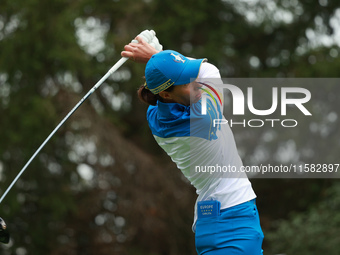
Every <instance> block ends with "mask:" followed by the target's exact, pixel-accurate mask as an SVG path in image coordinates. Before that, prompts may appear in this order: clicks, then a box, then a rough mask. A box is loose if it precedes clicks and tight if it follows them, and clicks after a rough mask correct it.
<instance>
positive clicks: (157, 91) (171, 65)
mask: <svg viewBox="0 0 340 255" xmlns="http://www.w3.org/2000/svg"><path fill="white" fill-rule="evenodd" d="M204 60H205V59H189V58H187V57H185V56H183V55H182V54H180V53H178V52H176V51H172V50H165V51H161V52H159V53H157V54H155V55H153V56H152V57H151V59H150V60H149V61H148V63H147V65H146V68H145V78H146V88H147V89H148V90H150V91H151V92H152V94H154V95H159V96H160V97H161V98H162V99H163V100H164V101H165V102H175V103H180V104H184V105H189V104H190V101H191V103H192V102H195V101H198V100H199V98H200V93H201V92H200V90H199V85H198V84H197V83H196V82H195V80H196V79H197V77H198V73H199V70H200V67H201V64H202V62H203V61H204Z"/></svg>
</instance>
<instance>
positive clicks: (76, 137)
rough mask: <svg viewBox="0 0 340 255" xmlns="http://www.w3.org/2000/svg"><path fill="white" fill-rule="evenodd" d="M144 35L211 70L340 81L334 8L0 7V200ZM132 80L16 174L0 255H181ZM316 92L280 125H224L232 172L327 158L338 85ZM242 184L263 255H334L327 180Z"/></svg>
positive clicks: (296, 3)
mask: <svg viewBox="0 0 340 255" xmlns="http://www.w3.org/2000/svg"><path fill="white" fill-rule="evenodd" d="M144 29H153V30H155V31H156V33H157V37H158V38H159V40H160V42H161V44H162V45H163V47H164V49H174V50H177V51H179V52H181V53H183V54H184V55H188V56H191V57H197V58H202V57H206V58H208V59H209V62H211V63H213V64H214V65H216V66H217V67H218V68H219V69H220V71H221V75H222V76H223V77H237V78H239V77H242V78H255V77H256V78H275V77H292V78H300V77H305V78H306V77H309V78H323V77H327V78H337V77H338V76H339V70H340V58H339V54H340V52H339V51H340V49H339V45H340V3H339V2H338V1H335V0H333V1H332V0H319V1H313V0H268V1H266V0H253V1H251V0H248V1H246V0H240V1H232V0H212V1H208V0H195V1H193V0H185V1H170V0H163V1H161V0H144V1H139V0H133V1H132V0H113V1H112V0H110V1H109V0H102V1H93V0H75V1H70V0H49V1H47V0H40V1H38V0H26V1H19V0H2V1H1V3H0V141H1V143H0V194H3V192H4V191H5V189H6V188H7V187H8V185H9V184H10V182H11V181H12V180H13V179H14V177H15V176H16V175H17V173H18V172H19V171H20V169H21V168H22V167H23V166H24V164H25V163H26V162H27V160H28V159H29V158H30V157H31V155H32V154H33V153H34V151H35V150H36V149H37V148H38V147H39V146H40V144H41V143H42V142H43V141H44V139H45V138H46V137H47V136H48V135H49V134H50V132H51V131H52V130H53V128H54V127H55V126H56V125H57V124H58V123H59V122H60V121H61V120H62V118H63V117H64V116H65V115H66V114H67V113H68V112H69V111H70V110H71V109H72V107H73V106H74V105H75V104H76V103H77V102H78V101H79V100H80V99H81V98H82V97H83V96H84V95H85V93H86V92H87V91H88V90H89V89H90V88H91V87H92V86H93V85H94V84H95V83H96V82H97V81H98V80H99V79H100V78H101V77H102V76H103V75H104V74H105V73H106V71H107V70H108V69H109V68H110V67H111V66H112V65H113V64H114V63H115V62H117V61H118V60H119V58H120V52H121V50H122V49H123V46H124V45H125V44H127V43H128V42H129V41H131V39H132V38H134V37H135V36H136V35H137V34H138V33H139V32H141V31H142V30H144ZM143 71H144V65H143V64H136V63H133V62H131V61H129V62H128V63H126V64H125V65H124V66H122V67H121V68H120V69H119V71H117V72H116V73H114V74H113V75H112V77H110V79H108V80H107V81H106V82H105V84H103V85H102V86H101V87H100V89H98V91H97V92H96V93H95V94H93V95H92V96H91V97H90V98H89V100H87V101H86V102H85V103H84V104H83V105H82V106H81V108H80V109H78V111H77V112H76V113H75V114H74V115H73V116H72V117H71V118H70V119H69V120H68V121H67V122H66V124H65V125H64V126H63V127H62V128H61V129H60V130H59V131H58V133H57V134H56V135H55V136H54V137H53V138H52V139H51V141H50V142H49V143H48V144H47V145H46V147H45V148H44V149H43V150H42V152H41V153H40V154H39V155H38V157H37V158H36V159H35V160H34V161H33V163H32V164H31V165H30V166H29V168H28V169H27V171H26V172H25V173H24V175H23V176H22V177H21V178H20V179H19V181H18V182H17V184H16V185H15V186H14V187H13V189H12V190H11V191H10V193H9V194H8V195H7V197H6V198H5V199H4V201H3V202H2V204H1V206H0V216H1V217H3V218H4V219H5V221H6V222H7V225H8V228H9V229H10V231H11V234H12V240H11V242H10V244H8V245H2V244H1V245H0V254H4V255H7V254H17V255H29V254H34V255H46V254H49V255H59V254H63V255H92V254H96V255H106V254H111V255H112V254H131V255H146V254H148V255H178V254H186V255H191V254H196V252H195V248H194V235H193V233H192V232H191V224H192V219H193V205H194V202H195V198H196V195H195V191H194V189H193V188H192V187H191V186H190V185H189V184H188V183H187V182H186V181H185V180H184V178H183V176H182V174H181V172H180V171H179V170H178V169H177V168H176V166H175V165H174V164H173V163H172V162H171V160H170V159H169V158H168V156H167V155H165V154H164V153H163V152H162V151H161V149H160V148H159V147H158V146H157V144H156V143H155V141H154V139H153V137H152V135H151V133H150V131H149V129H148V126H147V123H146V120H145V112H146V109H147V106H146V105H143V104H141V103H140V102H138V100H137V96H136V89H137V88H138V87H139V85H140V84H141V83H142V82H143V79H142V77H143ZM322 85H324V84H320V86H322ZM317 91H318V93H317V94H316V93H314V94H313V93H312V96H313V98H312V100H313V105H312V107H313V118H314V120H315V121H313V122H310V121H308V119H307V118H306V122H305V123H300V126H299V128H298V129H294V132H292V131H291V130H290V131H286V130H285V132H282V130H281V129H268V128H267V129H260V130H258V131H256V132H255V131H254V130H250V129H247V128H235V129H234V133H235V137H236V142H237V144H238V148H239V150H240V154H241V156H242V159H243V160H244V162H245V164H248V165H251V164H254V163H263V164H265V163H272V164H281V163H291V162H292V163H294V162H305V163H340V161H339V155H340V153H339V152H340V142H339V141H340V133H339V130H340V122H339V109H340V102H339V93H340V85H339V86H324V87H321V88H320V89H319V90H317ZM282 153H284V154H285V155H291V156H290V157H288V158H287V157H286V158H284V159H282V157H280V154H282ZM252 183H253V187H254V189H255V192H256V193H257V195H258V199H257V202H258V208H259V211H260V216H261V222H262V227H263V230H264V233H265V241H264V245H263V248H264V250H265V254H287V255H294V254H298V255H305V254H308V255H310V254H328V255H333V254H340V214H339V210H340V199H339V197H340V188H339V180H338V179H304V178H300V179H288V178H283V179H253V180H252Z"/></svg>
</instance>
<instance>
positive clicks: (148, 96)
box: [137, 85, 160, 105]
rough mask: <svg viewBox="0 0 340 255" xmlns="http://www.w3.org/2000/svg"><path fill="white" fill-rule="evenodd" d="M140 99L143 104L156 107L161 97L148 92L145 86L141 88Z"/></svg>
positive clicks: (139, 90) (139, 91)
mask: <svg viewBox="0 0 340 255" xmlns="http://www.w3.org/2000/svg"><path fill="white" fill-rule="evenodd" d="M137 94H138V98H139V100H140V101H142V102H143V103H146V104H149V105H156V104H157V100H159V98H160V96H159V95H154V94H152V92H151V91H150V90H148V89H147V88H146V87H145V86H144V85H142V86H140V87H139V89H138V91H137Z"/></svg>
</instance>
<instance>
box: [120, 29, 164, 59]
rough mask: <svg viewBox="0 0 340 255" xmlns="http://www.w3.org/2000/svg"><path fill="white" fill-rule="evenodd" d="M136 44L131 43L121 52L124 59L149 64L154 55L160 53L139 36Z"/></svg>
mask: <svg viewBox="0 0 340 255" xmlns="http://www.w3.org/2000/svg"><path fill="white" fill-rule="evenodd" d="M136 40H137V41H138V43H136V42H131V43H129V44H128V45H125V46H124V51H122V52H121V55H122V57H127V58H130V59H132V60H133V61H135V62H138V63H147V62H148V61H149V59H150V58H151V56H152V55H154V54H156V53H158V52H159V50H156V49H155V48H154V47H152V46H151V45H150V44H148V43H147V42H146V41H145V40H144V39H143V38H142V36H137V37H136Z"/></svg>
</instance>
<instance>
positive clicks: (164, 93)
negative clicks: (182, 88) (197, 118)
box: [159, 91, 172, 99]
mask: <svg viewBox="0 0 340 255" xmlns="http://www.w3.org/2000/svg"><path fill="white" fill-rule="evenodd" d="M159 95H160V96H161V97H162V98H164V99H172V96H171V94H170V93H169V92H167V91H161V92H159Z"/></svg>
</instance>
